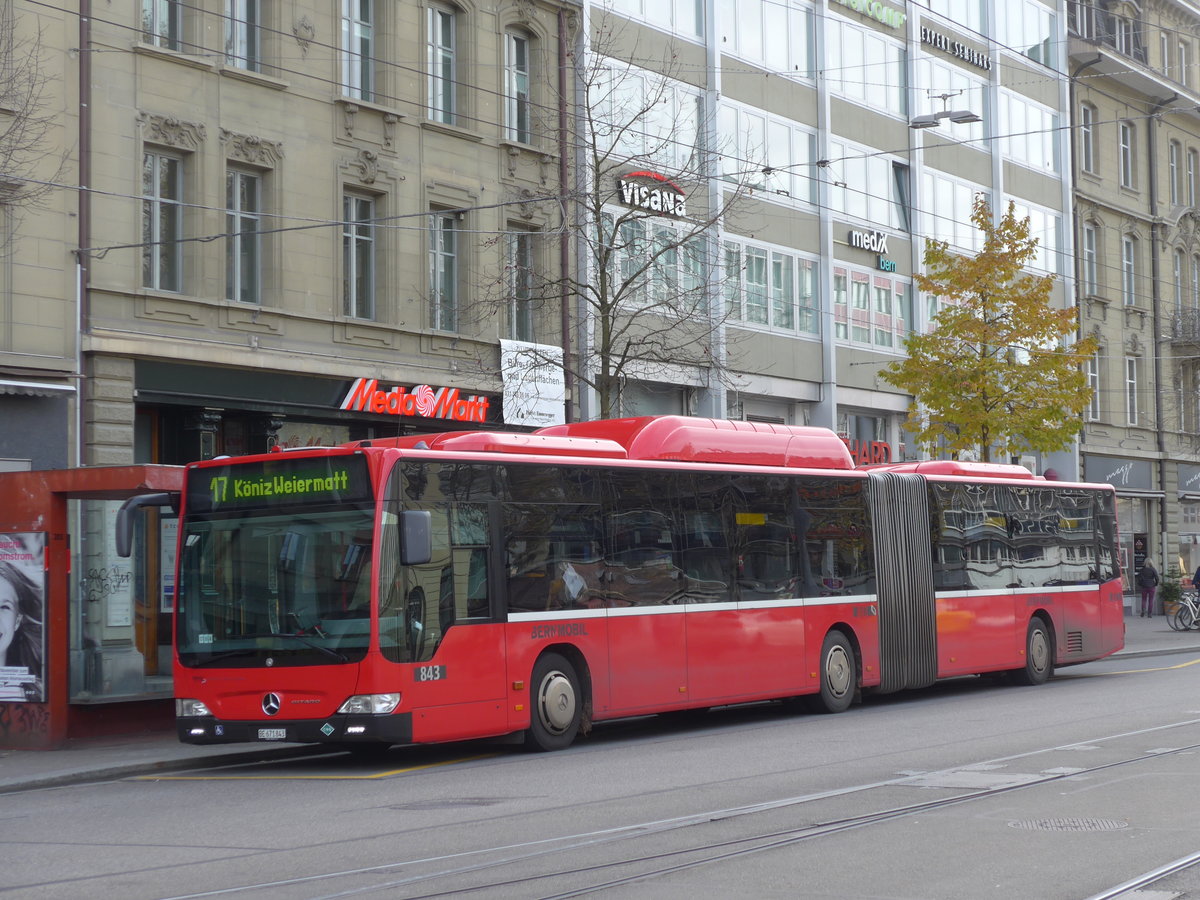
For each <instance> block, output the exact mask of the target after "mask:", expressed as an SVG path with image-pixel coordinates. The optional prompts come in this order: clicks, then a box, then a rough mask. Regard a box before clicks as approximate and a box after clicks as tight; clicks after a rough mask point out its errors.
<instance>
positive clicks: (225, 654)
mask: <svg viewBox="0 0 1200 900" xmlns="http://www.w3.org/2000/svg"><path fill="white" fill-rule="evenodd" d="M258 638H288V639H289V640H293V641H299V642H300V643H301V644H303V645H304V646H306V647H311V648H312V649H313V650H319V651H320V652H321V653H324V654H325V655H326V656H332V657H333V658H334V659H336V660H337V661H338V662H350V659H349V657H347V656H346V655H344V654H342V653H339V652H338V651H336V650H332V649H330V648H329V647H322V646H321V645H320V644H318V643H316V642H315V641H310V640H309V639H308V638H306V637H305V636H304V635H302V634H288V633H287V632H284V631H264V632H260V633H257V634H240V635H238V639H239V640H248V641H250V640H257V639H258ZM264 649H266V648H264V647H238V648H237V649H235V650H223V651H222V652H220V653H214V654H213V655H212V656H210V657H209V658H208V659H205V660H201V661H199V662H196V663H195V664H194V666H195V667H196V668H201V667H203V666H211V665H213V664H214V663H218V662H220V661H221V660H223V659H230V658H232V657H235V656H246V655H248V654H255V653H258V652H259V651H261V650H264Z"/></svg>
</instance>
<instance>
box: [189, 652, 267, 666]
mask: <svg viewBox="0 0 1200 900" xmlns="http://www.w3.org/2000/svg"><path fill="white" fill-rule="evenodd" d="M257 652H258V647H239V648H238V649H237V650H223V651H222V652H220V653H214V654H213V655H212V656H210V657H209V658H208V659H202V660H199V661H197V662H195V663H193V664H192V665H193V667H194V668H197V669H199V668H202V667H204V666H211V665H212V664H213V663H218V662H220V661H221V660H223V659H231V658H232V657H235V656H246V655H249V654H254V653H257Z"/></svg>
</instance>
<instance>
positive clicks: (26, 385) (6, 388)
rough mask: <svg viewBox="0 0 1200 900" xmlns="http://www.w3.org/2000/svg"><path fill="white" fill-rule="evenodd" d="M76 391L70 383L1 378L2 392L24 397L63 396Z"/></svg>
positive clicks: (0, 386) (0, 391)
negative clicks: (5, 379)
mask: <svg viewBox="0 0 1200 900" xmlns="http://www.w3.org/2000/svg"><path fill="white" fill-rule="evenodd" d="M73 393H75V386H74V385H70V384H47V383H46V382H44V381H4V380H0V394H17V395H19V396H22V397H61V396H63V395H64V394H73Z"/></svg>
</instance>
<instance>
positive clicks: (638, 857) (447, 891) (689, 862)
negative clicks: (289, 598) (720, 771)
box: [167, 718, 1200, 900]
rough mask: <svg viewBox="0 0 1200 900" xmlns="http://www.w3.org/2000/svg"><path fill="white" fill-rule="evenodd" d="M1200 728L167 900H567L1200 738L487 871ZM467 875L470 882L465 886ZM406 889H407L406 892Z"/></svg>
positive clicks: (1139, 758)
mask: <svg viewBox="0 0 1200 900" xmlns="http://www.w3.org/2000/svg"><path fill="white" fill-rule="evenodd" d="M1198 725H1200V719H1194V718H1193V719H1187V720H1182V721H1178V722H1173V723H1167V724H1164V725H1158V726H1154V727H1151V728H1146V729H1139V730H1136V731H1130V732H1122V733H1119V734H1113V735H1108V736H1103V737H1099V738H1096V739H1092V740H1088V741H1079V742H1073V743H1070V744H1063V745H1056V746H1051V747H1044V748H1039V749H1035V750H1030V751H1026V752H1024V753H1020V754H1016V755H1013V756H1006V757H998V758H994V759H989V760H984V761H979V762H975V763H969V764H965V765H961V766H953V767H949V768H945V769H940V770H936V771H932V772H923V773H919V774H905V775H901V776H899V777H896V778H892V779H884V780H880V781H872V782H865V783H861V784H855V785H848V786H845V787H842V788H836V789H832V790H828V791H820V792H813V793H807V794H801V795H796V796H793V797H786V798H779V799H776V800H770V801H764V802H761V803H754V804H747V805H745V806H738V807H728V808H721V809H713V810H706V811H702V812H698V813H694V814H689V815H685V816H679V817H675V818H669V819H662V820H653V821H647V822H640V823H634V824H631V825H624V826H617V827H613V828H607V829H601V830H597V831H591V832H580V833H576V834H571V835H563V836H560V837H556V838H549V839H542V840H537V841H529V842H521V843H513V844H506V845H498V846H493V847H484V848H479V849H475V850H469V851H463V852H461V853H453V854H446V855H444V856H438V857H425V858H421V859H412V860H404V861H398V862H392V863H384V864H380V865H376V866H370V867H363V868H355V869H344V870H338V871H330V872H325V873H318V874H313V875H309V876H303V877H296V878H290V879H286V880H282V881H272V882H258V883H253V884H246V885H242V886H234V887H227V888H223V889H218V890H212V891H203V892H198V893H190V894H182V895H177V896H175V897H171V898H167V900H198V898H202V897H215V896H236V895H237V894H241V893H248V892H251V891H255V892H270V891H272V890H274V889H278V890H283V889H288V888H292V889H294V888H296V887H299V886H304V885H307V886H310V887H313V888H318V890H317V891H316V892H314V893H312V894H306V895H305V896H311V897H313V898H320V900H336V898H344V897H363V896H369V895H371V894H376V893H381V892H389V893H391V894H392V895H393V896H397V895H401V896H404V897H405V898H407V900H432V898H437V897H455V896H466V895H475V894H478V895H480V896H485V895H495V894H496V892H506V893H507V894H508V895H512V896H523V897H528V896H538V897H541V898H543V900H565V898H570V897H578V896H585V895H588V894H592V893H596V892H603V891H607V890H613V889H616V888H619V887H622V886H626V885H630V884H634V883H637V882H646V881H652V880H653V879H656V878H664V877H668V876H670V875H673V874H678V873H681V872H686V871H688V870H694V869H700V868H703V867H705V866H711V865H714V864H718V863H722V862H729V861H732V860H735V859H737V858H739V857H746V856H750V855H753V854H759V853H769V852H773V851H778V850H781V849H784V848H786V847H790V846H794V845H797V844H801V843H804V842H808V841H815V840H819V839H821V838H828V837H832V836H835V835H838V834H842V833H845V832H847V831H850V830H854V829H861V828H866V827H871V826H873V825H880V824H883V823H889V822H896V821H899V820H903V819H905V818H907V817H916V816H920V815H926V814H929V813H933V812H937V811H939V810H944V809H948V808H951V807H954V806H960V805H964V804H971V803H978V802H981V801H985V800H988V799H992V798H995V797H998V796H1001V795H1004V794H1010V793H1014V792H1020V791H1024V790H1026V789H1031V788H1039V787H1044V786H1046V785H1048V784H1053V783H1055V782H1061V781H1065V780H1067V779H1080V778H1085V777H1087V776H1089V775H1095V774H1098V773H1103V772H1106V771H1114V770H1120V769H1122V768H1128V767H1131V766H1137V765H1139V764H1145V763H1147V762H1149V761H1151V760H1157V759H1163V758H1165V757H1169V756H1172V755H1178V754H1185V753H1189V752H1196V751H1200V741H1197V742H1189V743H1187V744H1184V745H1181V746H1177V747H1169V748H1161V749H1156V750H1151V751H1143V752H1140V753H1134V754H1128V755H1125V756H1124V757H1123V758H1120V759H1115V760H1110V761H1106V762H1104V763H1100V764H1097V765H1092V766H1085V767H1079V768H1072V769H1070V770H1069V771H1057V772H1049V773H1043V774H1041V775H1038V776H1033V777H1026V778H1024V779H1023V780H1021V781H1019V782H1016V783H1006V784H999V785H995V786H991V787H984V788H979V789H975V790H967V791H965V792H963V793H959V794H957V795H955V796H952V797H940V798H937V799H934V800H929V801H923V802H919V803H910V804H901V805H897V806H891V807H888V808H885V809H878V810H873V811H869V812H864V813H861V814H857V815H852V816H845V817H841V818H831V819H826V820H822V821H817V822H810V823H806V824H804V825H802V826H798V827H794V828H782V829H771V830H766V831H763V832H762V833H757V834H751V835H745V836H739V837H736V838H727V839H723V840H715V841H714V840H711V839H709V840H701V841H697V842H694V843H693V844H692V845H691V846H685V847H680V848H677V849H673V850H668V851H666V852H656V853H651V854H627V855H623V856H621V857H620V858H612V859H606V860H601V861H598V862H595V863H592V864H587V865H578V864H575V865H570V864H568V865H557V866H553V867H552V869H553V870H552V871H546V870H545V869H543V870H542V871H539V872H538V873H536V874H532V875H518V876H514V877H508V878H506V877H502V876H501V877H493V878H490V879H488V880H483V879H481V878H479V877H478V876H481V875H482V874H483V873H489V872H490V873H493V875H499V872H498V870H500V869H503V868H505V867H514V866H519V865H521V864H523V863H528V862H531V861H533V860H538V859H541V860H545V859H547V858H552V857H556V856H563V855H565V854H578V853H579V852H581V851H585V850H594V849H596V848H597V847H601V846H604V845H613V846H617V845H625V844H627V843H628V842H629V841H633V840H637V839H640V838H647V837H650V836H656V835H657V836H661V835H664V834H667V833H670V832H677V833H684V832H686V831H687V830H688V829H693V828H702V827H704V826H707V825H714V824H719V823H722V822H727V821H729V820H733V819H737V818H743V817H746V816H755V815H763V814H766V813H770V812H774V811H778V810H783V809H787V808H793V809H795V808H800V807H803V806H805V805H816V804H818V803H820V802H821V801H828V800H831V799H836V798H838V797H844V796H849V795H855V794H863V793H866V792H868V791H872V790H877V789H881V788H896V787H905V786H920V785H921V784H923V783H927V782H929V781H930V780H931V779H932V780H937V779H938V778H939V777H943V778H945V777H949V776H951V775H953V774H955V773H962V772H964V771H967V772H970V771H980V770H986V769H990V768H996V767H1000V766H1005V765H1008V764H1011V763H1013V762H1015V761H1018V760H1025V759H1030V758H1034V757H1037V756H1038V755H1042V754H1049V753H1054V752H1057V751H1064V750H1073V749H1091V748H1094V747H1095V746H1097V745H1101V744H1105V743H1107V742H1114V741H1118V740H1121V739H1129V738H1136V737H1142V736H1148V735H1151V734H1156V733H1169V732H1170V731H1172V730H1174V729H1181V728H1187V727H1194V726H1198ZM614 855H615V854H614ZM1197 861H1200V854H1197V855H1196V858H1195V859H1191V860H1190V862H1187V863H1186V864H1185V862H1184V861H1178V862H1179V863H1180V864H1179V865H1178V866H1177V867H1176V870H1177V869H1181V868H1184V867H1186V865H1194V864H1195V863H1196V862H1197ZM405 869H407V870H409V871H410V873H411V874H405V875H404V876H403V877H387V873H399V872H402V871H403V870H405ZM418 869H424V871H416V870H418ZM618 870H622V871H618ZM1168 871H1175V870H1167V869H1164V870H1163V871H1158V872H1157V874H1155V875H1154V877H1150V876H1151V875H1152V874H1154V873H1147V876H1145V880H1144V881H1142V882H1140V883H1142V884H1149V883H1151V882H1152V881H1153V880H1154V878H1155V877H1162V876H1163V875H1164V874H1167V873H1168ZM381 876H382V877H384V880H382V881H374V883H371V884H360V885H358V886H354V887H346V888H343V889H341V890H335V891H332V892H324V891H321V890H320V889H319V886H320V885H322V884H323V883H324V884H328V883H329V882H331V881H341V882H342V883H343V884H344V883H345V881H346V880H347V879H354V878H359V879H363V878H366V879H373V878H379V877H381ZM473 876H474V877H473ZM592 876H594V877H592ZM563 879H576V880H578V881H582V882H583V883H582V884H578V885H577V886H575V887H572V888H570V889H567V890H561V889H560V890H553V889H552V890H549V891H547V892H546V893H544V894H543V893H538V890H539V888H540V887H545V886H548V885H551V884H555V883H559V882H561V881H562V880H563ZM464 881H466V882H468V883H463V882H464ZM1132 885H1134V882H1130V883H1129V884H1128V885H1123V886H1121V890H1116V889H1114V892H1108V893H1103V894H1098V895H1096V897H1095V898H1093V900H1110V898H1117V897H1119V896H1120V893H1121V891H1122V890H1130V889H1131V886H1132ZM413 889H417V890H418V891H419V892H416V893H410V892H409V891H411V890H413ZM398 892H403V893H402V894H398Z"/></svg>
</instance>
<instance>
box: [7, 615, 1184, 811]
mask: <svg viewBox="0 0 1200 900" xmlns="http://www.w3.org/2000/svg"><path fill="white" fill-rule="evenodd" d="M1164 653H1200V631H1172V630H1171V627H1170V626H1169V625H1168V624H1167V620H1166V617H1164V616H1155V617H1153V618H1149V619H1142V618H1138V617H1137V616H1133V617H1130V616H1128V615H1127V616H1126V617H1125V649H1124V650H1121V651H1120V652H1118V653H1117V654H1116V657H1120V658H1134V657H1140V656H1157V655H1159V654H1164ZM329 752H330V750H329V748H328V747H324V746H321V745H308V744H272V745H269V746H264V745H261V744H230V745H228V746H221V745H217V746H205V747H200V746H195V745H193V744H181V743H180V742H179V741H178V740H177V739H176V737H175V733H174V731H170V732H166V733H163V734H150V735H133V736H125V737H109V738H95V739H91V740H87V741H79V742H76V743H74V744H72V745H70V746H68V747H66V748H65V749H63V750H0V794H4V793H11V792H13V791H24V790H30V789H33V788H40V787H52V786H55V785H63V784H71V783H73V782H80V781H92V780H97V779H117V778H128V777H129V776H131V775H154V774H155V773H163V774H166V773H169V772H178V771H182V770H185V769H196V768H202V767H206V766H216V765H235V764H246V763H254V762H263V761H267V760H278V759H288V758H294V757H303V756H312V755H317V754H321V753H329Z"/></svg>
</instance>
